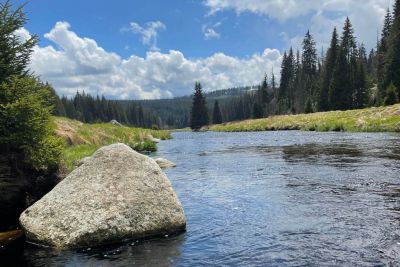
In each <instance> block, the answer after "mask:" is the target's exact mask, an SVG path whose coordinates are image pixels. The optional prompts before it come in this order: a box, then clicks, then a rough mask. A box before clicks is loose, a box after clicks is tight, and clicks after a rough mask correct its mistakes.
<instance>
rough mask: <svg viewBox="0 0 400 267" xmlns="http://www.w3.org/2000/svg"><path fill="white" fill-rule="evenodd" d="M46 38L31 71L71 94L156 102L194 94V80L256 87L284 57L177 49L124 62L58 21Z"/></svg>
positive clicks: (272, 52) (208, 86) (270, 52)
mask: <svg viewBox="0 0 400 267" xmlns="http://www.w3.org/2000/svg"><path fill="white" fill-rule="evenodd" d="M45 37H46V38H47V39H49V40H51V41H52V42H53V43H54V45H50V46H46V47H39V46H36V47H35V48H34V52H33V55H32V61H31V69H32V70H33V71H34V72H35V73H36V74H38V75H40V77H41V78H42V80H44V81H48V82H50V83H51V84H52V85H53V86H54V88H55V89H56V91H57V92H58V93H59V94H60V95H67V96H71V95H73V94H75V92H76V91H77V90H80V91H82V90H85V92H88V93H91V94H104V95H105V96H107V97H110V98H117V99H156V98H165V97H172V96H181V95H187V94H190V93H192V90H193V85H194V82H195V81H200V82H202V84H203V87H204V88H205V90H218V89H223V88H229V87H233V86H241V85H253V84H257V83H259V82H260V80H261V79H262V77H263V75H264V73H265V72H268V73H269V72H270V71H271V69H272V68H273V69H275V70H279V67H280V63H281V59H282V57H281V54H280V52H279V51H278V50H276V49H265V51H264V52H263V53H262V54H254V55H252V56H251V57H248V58H244V59H242V58H237V57H231V56H227V55H225V54H223V53H217V54H214V55H212V56H210V57H207V58H199V59H188V58H186V57H185V56H184V55H183V53H182V52H180V51H175V50H171V51H169V52H168V53H161V52H159V51H150V52H148V53H147V54H146V56H145V57H139V56H136V55H132V56H130V57H128V58H125V59H124V58H121V57H120V56H119V55H117V54H115V53H112V52H108V51H105V50H104V49H103V48H102V47H100V46H99V45H98V44H97V43H96V41H95V40H93V39H89V38H83V37H80V36H78V35H77V34H76V33H74V32H73V31H71V29H70V25H69V24H68V23H67V22H57V23H56V25H55V26H54V28H53V29H52V30H51V31H50V32H49V33H47V34H45ZM278 76H279V75H278Z"/></svg>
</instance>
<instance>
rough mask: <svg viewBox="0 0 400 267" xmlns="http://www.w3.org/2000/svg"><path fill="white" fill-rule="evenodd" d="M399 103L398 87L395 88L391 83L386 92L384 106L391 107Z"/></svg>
mask: <svg viewBox="0 0 400 267" xmlns="http://www.w3.org/2000/svg"><path fill="white" fill-rule="evenodd" d="M397 102H399V94H398V93H397V89H396V86H394V84H393V83H391V84H390V85H389V87H388V88H387V91H386V97H385V100H384V105H385V106H390V105H394V104H396V103H397Z"/></svg>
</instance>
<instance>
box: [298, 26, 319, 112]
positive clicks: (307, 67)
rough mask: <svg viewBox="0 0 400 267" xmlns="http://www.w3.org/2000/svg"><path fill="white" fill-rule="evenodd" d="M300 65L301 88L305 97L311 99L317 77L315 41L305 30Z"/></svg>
mask: <svg viewBox="0 0 400 267" xmlns="http://www.w3.org/2000/svg"><path fill="white" fill-rule="evenodd" d="M301 67H302V76H303V77H302V88H303V90H304V96H305V99H308V100H310V101H311V104H313V102H314V101H313V99H314V98H315V95H316V78H317V50H316V48H315V41H314V39H313V37H312V36H311V34H310V31H307V33H306V36H305V37H304V40H303V53H302V57H301Z"/></svg>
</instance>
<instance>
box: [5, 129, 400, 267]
mask: <svg viewBox="0 0 400 267" xmlns="http://www.w3.org/2000/svg"><path fill="white" fill-rule="evenodd" d="M173 137H174V138H173V139H172V140H168V141H163V142H161V143H160V144H159V151H158V152H157V153H155V154H153V155H152V156H154V157H159V156H160V157H165V158H167V159H169V160H171V161H174V162H175V163H176V164H177V165H178V166H177V168H174V169H169V170H166V173H167V175H168V177H169V179H170V180H171V182H172V184H173V187H174V189H175V190H176V192H177V194H178V196H179V199H180V201H181V202H182V205H183V208H184V210H185V213H186V217H187V232H186V233H184V234H181V235H178V236H172V237H166V238H162V239H157V240H151V241H144V242H130V243H127V244H118V245H114V246H110V247H103V248H91V249H84V250H79V251H75V250H72V251H63V252H58V251H54V250H52V249H44V248H35V247H31V246H28V245H27V246H26V247H25V249H24V250H23V251H21V252H20V254H19V255H18V254H17V255H15V256H10V257H9V259H8V261H9V262H13V263H14V264H15V265H14V266H18V265H21V266H53V265H54V266H113V267H116V266H135V265H136V266H214V265H217V266H304V265H311V266H317V265H318V266H376V265H378V266H379V265H398V264H400V225H399V224H400V220H399V219H400V175H399V174H400V135H399V134H380V133H379V134H376V133H374V134H366V133H314V132H299V131H290V132H285V131H283V132H259V133H212V132H207V133H185V132H182V133H174V134H173ZM17 264H18V265H17Z"/></svg>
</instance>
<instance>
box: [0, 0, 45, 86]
mask: <svg viewBox="0 0 400 267" xmlns="http://www.w3.org/2000/svg"><path fill="white" fill-rule="evenodd" d="M23 7H24V6H20V7H18V8H16V9H15V10H12V6H11V3H10V1H6V2H5V3H4V4H0V29H1V30H0V51H1V52H0V83H2V82H4V81H5V80H6V79H7V78H9V77H11V76H12V75H16V76H19V77H21V76H26V75H28V74H29V70H28V64H29V61H30V55H31V53H32V51H33V47H34V46H35V45H36V43H37V42H38V38H37V36H36V35H32V36H31V37H30V38H29V39H28V40H25V41H22V40H21V39H20V38H19V37H18V36H17V35H15V31H16V30H18V29H20V28H22V27H23V26H24V24H25V23H26V22H27V19H26V17H25V14H24V12H23V10H22V9H23Z"/></svg>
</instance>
